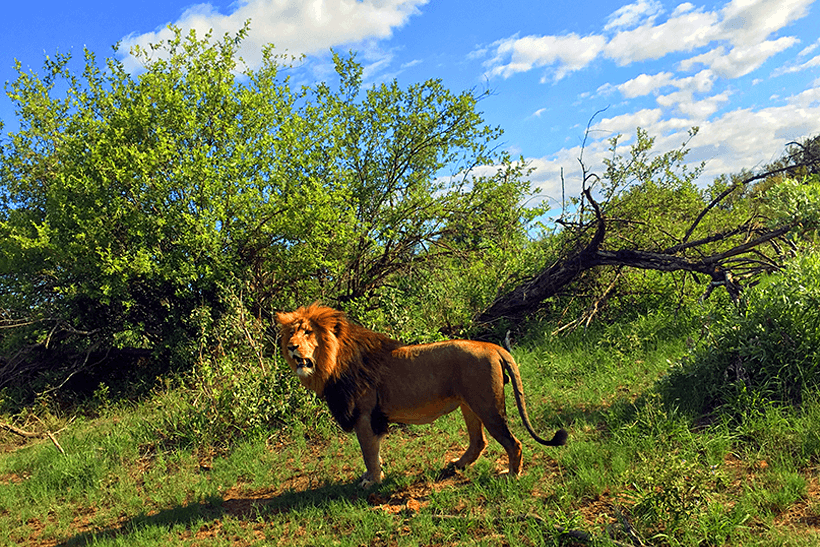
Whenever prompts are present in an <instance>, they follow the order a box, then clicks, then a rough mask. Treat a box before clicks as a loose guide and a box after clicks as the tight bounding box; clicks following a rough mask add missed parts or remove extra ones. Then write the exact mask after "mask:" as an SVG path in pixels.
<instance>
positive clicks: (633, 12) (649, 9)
mask: <svg viewBox="0 0 820 547" xmlns="http://www.w3.org/2000/svg"><path fill="white" fill-rule="evenodd" d="M662 11H663V5H662V4H661V3H660V2H658V1H657V0H638V1H637V2H635V3H634V4H627V5H626V6H623V7H622V8H619V9H618V10H617V11H616V12H615V13H613V14H612V15H610V16H609V22H608V23H607V24H606V26H605V27H604V30H611V29H613V28H632V27H635V26H638V24H643V23H645V22H646V21H647V19H648V20H649V21H653V20H654V19H655V17H657V16H658V14H660V13H661V12H662Z"/></svg>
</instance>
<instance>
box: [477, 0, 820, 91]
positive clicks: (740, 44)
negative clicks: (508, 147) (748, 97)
mask: <svg viewBox="0 0 820 547" xmlns="http://www.w3.org/2000/svg"><path fill="white" fill-rule="evenodd" d="M813 1H814V0H730V1H729V2H727V3H726V4H724V5H723V6H722V7H721V8H718V9H714V10H705V9H704V8H697V7H695V6H694V5H693V4H691V3H688V2H686V3H683V4H680V5H679V6H678V7H677V8H676V9H675V10H674V11H673V12H672V14H671V15H670V16H669V17H668V18H666V20H664V21H662V22H658V20H659V18H660V15H661V14H662V12H663V8H662V6H661V5H660V4H659V3H658V2H657V1H656V0H638V1H636V2H634V3H631V4H628V5H626V6H624V7H622V8H620V9H619V10H617V11H616V12H614V13H613V14H612V15H611V16H610V17H609V19H608V21H607V23H606V24H605V25H604V26H603V28H602V29H601V32H600V33H593V34H590V35H587V36H584V37H581V36H578V35H576V34H569V35H564V36H552V35H546V36H533V35H531V36H525V37H523V38H520V37H518V36H517V35H515V36H512V37H510V38H506V39H503V40H499V41H497V42H495V43H494V44H492V45H491V46H490V48H489V49H488V50H486V51H487V52H489V54H490V55H493V57H492V59H491V60H490V61H488V62H487V63H486V64H487V66H489V67H490V70H489V76H502V77H504V78H509V77H511V76H513V75H514V74H516V73H519V72H527V71H529V70H532V69H534V68H540V67H547V66H549V67H552V71H553V76H554V79H556V80H558V79H561V78H563V77H564V76H566V75H567V74H569V73H571V72H574V71H577V70H580V69H582V68H584V67H586V66H588V65H589V64H590V63H592V61H594V60H595V58H597V57H598V56H602V57H606V58H608V59H611V60H613V61H614V62H615V63H616V64H618V65H619V66H627V65H631V64H634V63H638V62H643V61H648V60H654V59H660V58H662V57H664V56H666V55H669V54H673V53H686V52H695V51H696V50H699V49H702V48H707V47H708V48H710V49H709V51H706V52H701V53H698V54H697V55H695V56H694V57H692V58H691V59H689V60H687V61H684V62H682V63H681V64H680V66H681V68H682V70H688V69H690V68H691V67H692V66H693V65H695V64H703V65H705V66H707V67H710V68H712V70H713V71H715V72H716V73H718V74H720V75H722V76H724V77H726V78H737V77H740V76H743V75H745V74H748V73H749V72H751V71H753V70H755V69H757V68H759V67H760V66H761V65H762V64H763V63H764V62H765V61H766V60H767V59H769V58H771V57H772V56H774V55H776V54H777V53H780V52H782V51H784V50H785V49H787V48H790V47H792V46H793V45H795V44H796V43H797V42H798V40H797V39H796V38H794V37H791V36H782V37H778V38H775V39H770V38H769V37H770V36H772V34H774V33H776V32H778V31H780V30H782V29H784V28H786V27H787V26H788V25H789V24H791V23H793V22H794V21H797V20H798V19H800V18H802V17H805V16H806V14H807V13H808V8H809V6H810V5H811V3H812V2H813ZM609 31H615V33H614V34H612V35H609ZM546 79H548V78H545V80H546Z"/></svg>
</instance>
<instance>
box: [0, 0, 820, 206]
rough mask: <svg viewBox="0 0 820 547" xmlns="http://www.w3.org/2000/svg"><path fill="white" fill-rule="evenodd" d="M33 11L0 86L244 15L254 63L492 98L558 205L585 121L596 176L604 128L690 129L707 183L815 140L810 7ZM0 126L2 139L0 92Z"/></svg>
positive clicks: (819, 81)
mask: <svg viewBox="0 0 820 547" xmlns="http://www.w3.org/2000/svg"><path fill="white" fill-rule="evenodd" d="M46 4H47V5H44V3H43V2H32V3H26V2H19V1H17V0H15V1H14V2H9V3H7V4H6V5H4V6H3V8H2V9H1V10H0V13H2V14H3V16H2V20H3V23H2V26H0V80H2V81H3V82H6V81H9V80H13V79H14V78H15V72H14V68H13V67H14V62H15V59H17V60H19V61H20V62H21V63H22V66H23V67H24V68H25V69H32V70H39V68H40V67H41V65H42V61H43V58H44V56H45V55H46V54H54V53H56V52H61V53H66V52H72V53H73V54H74V55H75V56H76V57H77V58H81V57H82V50H83V47H88V48H90V49H91V50H92V51H95V52H97V54H98V56H100V57H102V56H107V55H110V54H111V53H112V50H111V46H112V45H113V44H115V43H117V42H121V43H122V48H121V49H122V50H123V51H127V48H128V47H130V46H132V45H136V44H142V45H144V44H146V43H149V42H156V41H158V40H160V39H162V38H163V37H166V36H168V31H167V29H166V28H165V27H166V26H167V25H168V24H169V23H173V24H176V25H178V26H180V27H183V28H185V29H188V28H195V29H197V30H198V31H202V32H204V31H207V30H208V29H213V30H214V32H215V34H216V35H218V36H221V35H223V34H224V33H226V32H227V33H234V32H235V31H236V30H238V29H239V28H240V27H241V26H242V24H243V23H244V21H246V20H248V19H250V20H251V21H252V22H251V34H250V37H249V39H248V40H247V41H246V43H245V50H244V51H243V52H242V55H243V57H244V59H245V60H246V61H247V62H248V63H249V64H254V63H256V62H258V60H259V57H260V54H259V52H260V50H261V47H262V46H263V45H264V44H267V43H273V44H274V45H275V46H276V48H277V49H278V50H279V51H287V52H289V53H294V54H300V53H303V54H306V55H307V57H306V62H305V63H304V65H303V66H302V67H301V68H300V69H299V74H298V75H296V76H297V77H298V78H300V79H301V80H302V81H304V82H305V83H309V82H315V81H319V80H324V79H327V78H330V76H331V65H330V63H329V49H330V48H334V49H336V50H337V51H342V52H344V51H348V50H354V51H357V52H358V57H357V58H358V60H359V61H360V62H362V63H363V64H364V65H365V67H366V71H365V75H366V78H367V81H368V82H369V83H379V82H382V81H385V80H391V79H394V78H395V79H398V81H399V82H400V83H401V84H403V85H405V86H406V85H409V84H410V83H413V82H418V81H423V80H426V79H428V78H441V79H442V80H443V82H444V84H445V85H446V86H447V87H449V88H450V89H452V90H453V91H460V90H463V89H469V88H478V89H484V88H489V89H491V90H492V96H491V97H490V98H488V99H485V100H484V101H482V102H481V103H479V106H480V109H481V110H482V111H483V113H484V116H485V118H486V120H487V121H488V122H489V123H491V124H493V125H500V126H501V127H502V128H504V130H505V134H504V137H503V141H502V143H501V145H502V146H503V147H505V148H506V149H508V150H509V151H510V152H512V153H513V154H514V155H515V156H517V155H519V154H521V155H523V156H524V157H525V158H526V159H527V160H528V161H530V162H531V163H532V164H533V165H534V166H535V167H537V171H536V173H535V174H534V177H533V181H534V183H535V185H536V186H538V187H540V188H541V191H542V193H543V194H544V195H545V196H547V197H551V198H555V197H560V175H559V174H560V171H561V169H562V168H563V169H564V172H565V174H566V175H567V179H568V182H571V181H570V180H569V179H571V178H572V176H573V173H574V172H575V171H576V170H577V165H578V161H577V158H578V156H579V152H580V145H581V143H582V141H583V138H584V133H585V130H586V129H587V126H588V124H590V121H591V126H590V129H591V132H590V139H591V140H590V141H589V142H588V145H587V149H586V151H585V154H584V158H585V160H586V162H587V164H588V165H589V166H590V167H592V168H593V169H594V168H595V167H596V162H599V161H600V157H601V156H600V154H601V153H602V151H603V150H604V149H605V148H606V146H607V144H606V139H608V138H609V137H611V136H613V135H614V134H618V133H620V134H623V135H625V136H629V137H631V136H634V134H635V129H636V127H642V128H644V129H646V130H647V131H648V132H649V133H650V135H653V136H655V137H656V139H657V141H656V142H657V148H658V150H668V149H671V148H677V147H678V146H679V145H680V144H681V143H682V142H683V141H684V140H685V138H686V133H687V131H688V129H689V128H691V127H692V126H698V127H700V133H699V134H698V136H697V137H696V138H695V140H694V141H692V143H691V148H692V153H691V156H690V158H691V159H692V160H694V161H701V160H705V161H706V162H707V167H706V173H705V175H704V177H703V179H702V182H703V183H704V184H706V183H708V182H710V181H711V180H712V178H713V177H714V176H717V175H719V174H722V173H732V172H737V171H739V170H740V169H742V168H754V167H756V166H758V167H759V166H762V165H763V164H765V163H767V162H769V161H772V160H773V159H776V158H777V157H779V156H780V155H781V153H782V152H783V150H784V147H785V144H786V143H788V142H789V141H793V140H799V139H802V138H805V137H807V136H813V135H817V134H820V5H818V4H820V2H815V1H814V0H718V1H705V0H693V2H683V3H681V2H677V1H667V0H663V1H660V0H637V1H635V2H632V3H629V2H628V1H620V2H619V1H612V0H590V1H587V2H578V1H577V0H553V1H549V2H545V1H544V0H513V1H510V2H486V3H485V2H482V3H476V2H456V1H444V0H238V1H236V2H231V1H223V0H214V1H212V2H210V3H195V2H190V1H188V0H140V2H117V1H111V0H106V1H100V0H74V1H73V2H59V3H58V2H54V1H52V0H47V1H46ZM478 6H481V7H478ZM125 60H126V62H128V59H125ZM600 111H603V112H600ZM597 112H600V113H599V114H598V115H597V116H595V114H596V113H597ZM593 116H594V117H593ZM0 119H2V120H3V121H4V122H5V124H6V129H5V131H9V130H10V129H12V130H13V128H14V126H15V124H16V122H15V121H14V120H15V114H14V110H13V107H12V104H11V102H10V101H9V100H8V99H7V98H6V97H5V96H3V97H2V98H0ZM627 142H628V141H627Z"/></svg>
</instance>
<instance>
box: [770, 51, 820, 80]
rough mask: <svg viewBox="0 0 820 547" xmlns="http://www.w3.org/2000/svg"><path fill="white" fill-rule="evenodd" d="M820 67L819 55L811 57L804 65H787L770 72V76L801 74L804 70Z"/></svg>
mask: <svg viewBox="0 0 820 547" xmlns="http://www.w3.org/2000/svg"><path fill="white" fill-rule="evenodd" d="M818 66H820V55H817V56H816V57H812V58H811V59H809V60H808V61H806V62H805V63H800V64H799V65H789V66H784V67H781V68H778V69H777V70H775V71H774V72H772V76H782V75H783V74H794V73H796V72H803V71H804V70H808V69H810V68H815V67H818Z"/></svg>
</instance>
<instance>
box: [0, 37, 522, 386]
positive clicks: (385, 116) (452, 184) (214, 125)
mask: <svg viewBox="0 0 820 547" xmlns="http://www.w3.org/2000/svg"><path fill="white" fill-rule="evenodd" d="M173 30H174V37H173V38H172V39H170V40H168V41H167V42H162V43H160V44H156V45H152V46H150V47H148V48H146V49H140V48H136V49H135V50H134V51H133V52H132V53H133V54H134V55H135V57H136V58H137V59H138V60H139V61H140V63H141V68H140V70H138V71H136V73H130V72H129V71H128V70H126V69H125V67H124V66H123V64H122V63H121V62H120V61H118V60H117V59H116V56H114V57H111V58H108V59H106V60H105V62H104V64H103V65H102V66H101V65H100V63H98V61H97V59H96V58H95V56H94V55H93V54H92V53H91V52H88V51H86V52H85V59H84V61H85V62H84V67H83V69H82V71H81V73H79V74H78V73H76V72H75V71H74V70H73V69H72V67H73V63H72V60H71V58H70V57H69V56H67V55H57V56H55V57H53V58H51V57H47V58H46V61H45V64H44V67H43V71H42V74H39V75H38V74H35V73H27V72H24V71H23V70H22V69H21V68H20V66H19V65H18V67H17V68H18V72H19V76H18V79H17V80H16V81H15V82H12V83H11V84H10V85H9V86H8V87H7V90H8V91H7V93H8V95H9V97H10V98H11V99H12V100H13V101H14V103H15V104H16V106H17V112H18V116H19V118H20V130H19V131H18V132H16V133H13V134H10V135H7V136H6V137H5V139H4V140H3V141H0V321H2V322H3V325H2V326H3V327H5V328H4V329H3V330H2V331H0V387H2V386H4V385H9V383H10V382H12V381H15V380H17V381H18V383H19V380H21V379H22V378H28V377H30V376H31V375H33V374H37V373H40V372H42V371H44V370H45V371H47V372H48V373H49V374H51V375H52V376H48V377H47V378H46V379H47V380H48V381H50V382H51V383H52V384H53V385H61V384H62V383H63V382H64V381H65V380H66V379H67V378H69V377H71V376H72V375H73V374H75V373H78V372H79V371H85V370H88V369H89V368H90V367H91V366H92V365H93V364H95V363H98V362H100V363H106V364H107V365H110V364H111V363H112V360H111V357H113V356H115V357H117V360H116V361H115V362H120V361H122V360H123V359H126V358H130V357H139V358H144V357H145V356H146V355H148V354H149V353H151V354H154V355H156V354H157V352H163V351H164V352H165V353H164V354H163V355H165V358H172V360H173V361H174V362H177V363H178V364H181V365H185V366H187V364H188V363H190V362H191V361H192V360H193V359H195V358H196V357H197V356H198V355H202V354H203V352H204V353H207V352H208V351H209V348H212V347H215V346H219V345H220V344H222V343H223V342H224V340H220V339H217V337H215V336H214V335H213V334H212V333H211V327H210V325H213V324H216V323H221V324H224V321H222V322H219V321H217V319H218V318H219V317H220V316H221V315H223V314H224V313H226V312H227V313H235V310H236V309H237V307H236V305H235V301H236V299H237V298H239V299H240V300H241V301H242V302H243V305H244V306H246V307H247V308H248V309H250V310H252V312H253V315H255V316H256V317H257V318H258V317H262V316H263V315H264V313H265V311H266V310H269V309H270V308H277V307H279V308H285V307H291V306H294V305H297V304H304V303H306V302H309V301H311V300H313V299H322V300H324V301H325V302H328V303H331V304H334V303H339V302H347V303H349V306H350V307H351V308H352V309H361V310H365V311H366V310H368V309H372V307H373V303H378V302H379V298H381V296H380V295H383V294H384V293H385V291H388V292H389V291H392V290H393V289H394V288H395V287H396V286H397V284H398V282H399V280H401V279H402V278H404V277H407V276H412V275H415V276H417V278H419V277H421V276H424V275H427V274H430V272H433V271H435V270H436V269H437V268H442V267H455V266H457V265H458V264H459V262H457V261H456V259H458V261H462V262H463V261H465V260H471V257H473V258H474V257H483V256H489V255H488V253H490V254H492V253H498V249H500V248H505V249H506V250H505V251H504V253H505V254H504V256H514V255H515V248H511V247H509V244H510V243H511V242H514V245H520V244H521V243H522V242H523V241H525V239H526V236H525V234H526V232H525V228H526V226H525V224H526V221H527V219H529V218H531V217H532V215H533V214H535V212H533V211H530V210H528V209H525V208H522V207H521V206H520V203H521V202H522V198H524V197H525V196H527V195H528V193H529V186H528V184H527V182H526V180H525V178H526V169H525V168H524V167H523V166H522V165H521V164H520V163H515V162H513V161H512V160H511V158H509V157H508V156H506V155H505V154H503V153H500V152H498V151H497V150H496V149H495V148H494V147H493V144H492V143H493V141H494V140H495V139H497V138H498V136H499V135H500V134H501V130H500V129H499V128H493V127H489V126H487V125H486V124H485V123H484V121H483V119H482V117H481V115H480V114H479V113H478V112H477V111H476V107H477V103H478V101H479V100H480V98H481V97H482V96H483V94H482V93H477V92H475V91H465V92H462V93H458V94H455V93H452V92H450V91H449V90H447V89H446V88H445V87H444V86H443V84H442V82H441V81H439V80H430V81H427V82H423V83H419V84H413V85H411V86H409V87H407V88H403V87H401V86H399V84H398V83H396V82H389V83H385V84H382V85H379V86H373V87H371V88H368V89H365V88H364V85H363V80H362V67H361V66H360V65H359V64H358V63H356V61H355V58H354V57H353V56H352V55H351V56H349V57H342V56H340V55H334V63H335V66H336V71H337V77H338V78H337V80H338V85H336V86H333V85H330V84H327V83H319V84H316V85H312V86H303V87H301V88H298V89H294V88H292V87H291V85H290V80H289V77H288V76H287V75H286V74H287V70H288V68H289V63H290V62H292V61H293V60H292V59H287V58H284V57H279V56H277V55H276V54H275V53H274V50H273V49H272V47H269V48H266V49H265V51H264V55H263V62H262V64H261V66H260V68H258V69H256V70H251V69H248V68H243V64H242V63H241V60H240V59H239V58H238V57H237V51H238V48H239V46H240V44H241V41H242V40H243V38H244V37H245V35H246V33H247V27H246V28H245V29H243V30H242V31H240V32H239V33H238V34H237V35H236V36H229V35H226V36H225V37H223V38H222V39H213V37H212V36H211V35H207V36H205V37H197V36H196V34H195V33H194V32H191V33H189V34H187V35H183V33H182V32H181V31H180V30H179V29H173ZM283 74H285V75H284V76H283ZM485 165H494V166H496V167H495V168H493V169H492V170H489V171H486V170H485V171H482V173H484V174H482V175H481V176H479V175H476V174H474V173H477V171H475V168H476V167H477V166H485ZM514 245H513V246H514ZM498 267H499V268H503V267H504V265H503V264H501V263H499V264H498ZM394 294H395V293H394ZM228 301H230V302H231V303H232V304H231V306H227V305H226V302H228ZM229 310H234V311H229ZM223 330H224V329H223Z"/></svg>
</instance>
